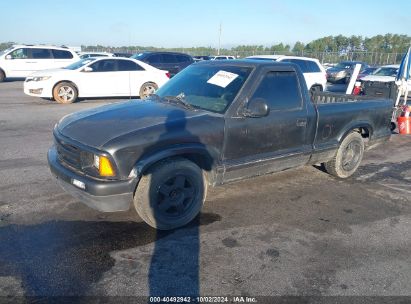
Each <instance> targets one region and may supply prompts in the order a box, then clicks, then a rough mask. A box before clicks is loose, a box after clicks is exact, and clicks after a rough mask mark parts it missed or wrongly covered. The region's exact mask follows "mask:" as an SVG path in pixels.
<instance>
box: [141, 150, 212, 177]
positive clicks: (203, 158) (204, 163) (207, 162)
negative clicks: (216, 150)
mask: <svg viewBox="0 0 411 304" xmlns="http://www.w3.org/2000/svg"><path fill="white" fill-rule="evenodd" d="M172 159H187V160H189V161H191V162H193V163H195V164H196V165H197V166H198V167H199V168H200V169H201V170H203V171H204V173H205V174H206V175H207V176H208V175H209V174H212V168H213V160H212V158H211V156H209V155H204V154H201V153H182V154H177V155H172V156H168V157H164V158H161V159H158V160H156V161H154V162H152V163H150V164H149V165H147V166H146V167H145V168H144V169H143V170H142V174H143V175H144V174H146V172H147V171H148V170H150V168H152V167H153V166H154V165H156V164H158V163H161V162H167V161H171V160H172ZM208 179H209V178H208Z"/></svg>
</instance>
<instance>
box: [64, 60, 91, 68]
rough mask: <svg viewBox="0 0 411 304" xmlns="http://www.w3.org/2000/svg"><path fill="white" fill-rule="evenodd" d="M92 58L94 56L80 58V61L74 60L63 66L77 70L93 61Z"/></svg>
mask: <svg viewBox="0 0 411 304" xmlns="http://www.w3.org/2000/svg"><path fill="white" fill-rule="evenodd" d="M94 60H96V58H84V59H81V60H80V61H76V62H74V63H72V64H70V65H68V66H66V67H65V69H67V70H77V69H79V68H81V67H83V66H85V65H86V64H88V63H90V62H93V61H94Z"/></svg>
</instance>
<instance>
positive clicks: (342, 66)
mask: <svg viewBox="0 0 411 304" xmlns="http://www.w3.org/2000/svg"><path fill="white" fill-rule="evenodd" d="M351 66H352V63H349V62H340V63H339V64H337V65H336V66H335V68H337V69H350V68H351Z"/></svg>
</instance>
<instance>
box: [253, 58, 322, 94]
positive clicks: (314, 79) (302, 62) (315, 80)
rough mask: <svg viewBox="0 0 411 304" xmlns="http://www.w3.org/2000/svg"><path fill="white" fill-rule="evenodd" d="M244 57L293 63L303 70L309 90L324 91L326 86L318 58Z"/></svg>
mask: <svg viewBox="0 0 411 304" xmlns="http://www.w3.org/2000/svg"><path fill="white" fill-rule="evenodd" d="M246 59H254V60H269V61H278V62H291V63H295V64H296V65H298V66H299V67H300V69H301V71H302V72H303V75H304V79H305V82H306V83H307V87H308V89H309V90H310V91H325V89H326V87H327V78H326V71H325V69H324V67H323V66H322V65H321V64H320V62H319V61H318V59H315V58H309V57H299V56H284V55H256V56H250V57H247V58H246Z"/></svg>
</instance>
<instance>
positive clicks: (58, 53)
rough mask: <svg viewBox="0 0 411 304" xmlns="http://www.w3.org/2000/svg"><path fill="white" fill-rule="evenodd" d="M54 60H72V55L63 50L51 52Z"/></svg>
mask: <svg viewBox="0 0 411 304" xmlns="http://www.w3.org/2000/svg"><path fill="white" fill-rule="evenodd" d="M52 53H53V57H54V58H55V59H73V54H72V53H71V52H69V51H64V50H52Z"/></svg>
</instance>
